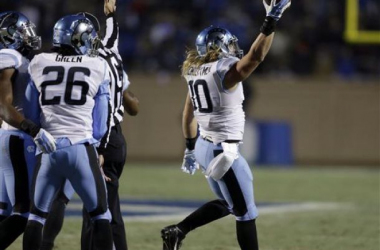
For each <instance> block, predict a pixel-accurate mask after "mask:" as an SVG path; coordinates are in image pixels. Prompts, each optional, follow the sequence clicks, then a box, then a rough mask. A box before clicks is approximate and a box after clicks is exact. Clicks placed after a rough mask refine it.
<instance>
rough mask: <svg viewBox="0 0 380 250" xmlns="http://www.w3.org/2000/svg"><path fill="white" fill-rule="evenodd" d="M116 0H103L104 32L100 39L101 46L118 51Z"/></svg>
mask: <svg viewBox="0 0 380 250" xmlns="http://www.w3.org/2000/svg"><path fill="white" fill-rule="evenodd" d="M115 11H116V0H104V14H105V15H106V17H107V20H106V34H105V36H104V38H103V40H102V43H103V46H104V47H106V48H108V49H110V50H113V51H114V52H118V46H119V24H118V23H117V20H116V18H115Z"/></svg>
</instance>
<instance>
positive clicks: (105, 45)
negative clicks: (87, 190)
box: [41, 0, 139, 250]
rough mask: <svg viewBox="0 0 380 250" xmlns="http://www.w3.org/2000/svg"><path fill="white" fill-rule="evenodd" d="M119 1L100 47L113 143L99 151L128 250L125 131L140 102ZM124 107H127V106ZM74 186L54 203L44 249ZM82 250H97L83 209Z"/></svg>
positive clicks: (120, 246)
mask: <svg viewBox="0 0 380 250" xmlns="http://www.w3.org/2000/svg"><path fill="white" fill-rule="evenodd" d="M115 10H116V1H115V0H109V1H108V0H105V2H104V13H105V15H106V16H107V21H106V22H107V23H106V34H105V37H104V39H103V40H102V44H101V45H100V48H99V50H98V51H99V56H100V57H103V58H104V59H105V60H106V61H107V63H108V65H109V66H110V68H111V72H112V74H111V82H110V87H111V102H112V103H113V107H114V109H113V119H112V121H111V122H112V130H111V134H110V137H109V143H108V144H107V147H106V149H105V150H103V151H101V152H99V153H101V154H102V155H104V164H103V166H102V167H103V171H104V174H105V175H106V176H107V180H108V181H107V182H106V187H107V193H108V205H109V209H110V212H111V215H112V221H111V228H112V234H113V240H114V246H115V249H116V250H126V249H128V247H127V240H126V233H125V227H124V221H123V218H122V215H121V211H120V200H119V193H118V189H119V178H120V176H121V174H122V171H123V168H124V164H125V160H126V143H125V139H124V136H123V134H122V130H121V126H120V124H121V122H122V121H123V114H124V108H125V110H126V111H127V113H128V114H129V115H131V116H135V115H137V113H138V111H139V101H138V99H137V98H136V97H135V96H134V94H133V93H132V92H131V91H129V90H127V88H128V87H129V85H130V83H129V81H128V76H127V74H126V73H125V72H124V70H123V64H122V59H121V56H120V54H119V50H118V37H119V28H118V23H117V20H116V18H115ZM80 14H82V15H85V16H86V17H87V18H89V19H90V20H91V21H92V23H94V24H95V28H96V30H97V31H98V32H99V30H100V25H99V22H98V20H97V19H96V17H95V16H93V15H91V14H89V13H80ZM123 104H124V105H123ZM73 193H74V192H73V189H72V187H71V185H70V183H66V184H65V186H64V188H63V189H61V190H60V191H59V193H58V194H57V197H56V199H55V200H54V202H53V205H52V209H51V211H50V214H49V217H48V219H47V221H46V224H45V228H44V234H43V241H42V246H41V250H51V249H53V247H54V241H55V238H56V237H57V235H58V234H59V232H60V230H61V229H62V225H63V219H64V212H65V207H66V205H67V204H68V202H69V200H70V199H71V198H72V196H73ZM83 212H84V213H83V227H82V238H81V241H82V250H90V249H93V246H92V240H91V235H92V233H91V232H92V222H91V220H90V217H89V215H88V213H87V212H86V210H83Z"/></svg>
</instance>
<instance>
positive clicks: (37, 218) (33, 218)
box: [28, 214, 46, 225]
mask: <svg viewBox="0 0 380 250" xmlns="http://www.w3.org/2000/svg"><path fill="white" fill-rule="evenodd" d="M28 220H29V221H37V222H39V223H41V224H42V225H45V222H46V218H43V217H41V216H39V215H37V214H30V215H29V218H28Z"/></svg>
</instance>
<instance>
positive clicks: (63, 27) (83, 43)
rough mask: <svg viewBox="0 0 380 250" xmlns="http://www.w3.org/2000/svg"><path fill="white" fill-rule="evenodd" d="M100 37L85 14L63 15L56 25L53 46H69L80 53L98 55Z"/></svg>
mask: <svg viewBox="0 0 380 250" xmlns="http://www.w3.org/2000/svg"><path fill="white" fill-rule="evenodd" d="M99 42H100V40H99V38H98V35H97V33H96V30H95V26H94V24H93V23H92V22H91V21H90V20H89V19H88V18H86V17H85V16H84V15H81V14H76V15H68V16H64V17H62V18H61V19H60V20H58V22H57V23H56V24H55V25H54V35H53V46H54V47H55V48H60V47H62V46H68V47H71V48H72V49H74V51H75V52H76V53H78V54H79V55H86V54H87V55H90V56H96V55H98V52H97V50H98V46H99Z"/></svg>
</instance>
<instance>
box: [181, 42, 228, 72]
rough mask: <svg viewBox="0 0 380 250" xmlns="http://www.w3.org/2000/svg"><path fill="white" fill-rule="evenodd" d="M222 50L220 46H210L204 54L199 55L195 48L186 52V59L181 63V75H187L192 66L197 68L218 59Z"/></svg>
mask: <svg viewBox="0 0 380 250" xmlns="http://www.w3.org/2000/svg"><path fill="white" fill-rule="evenodd" d="M221 55H222V51H221V49H220V48H215V49H212V48H210V49H209V50H208V51H207V53H206V55H204V56H200V55H198V52H197V50H196V49H191V50H188V51H187V52H186V60H185V61H184V62H183V64H182V76H184V75H187V74H188V73H189V70H190V69H192V68H199V67H200V66H202V65H203V64H205V63H210V62H215V61H217V60H219V59H220V56H221Z"/></svg>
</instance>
